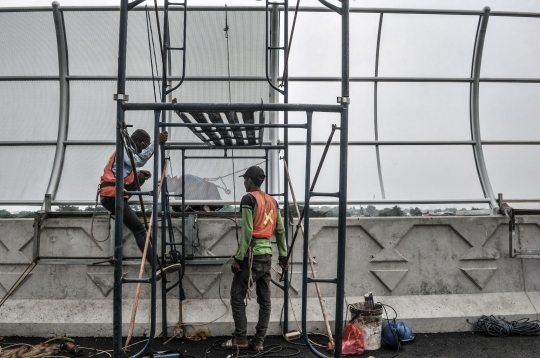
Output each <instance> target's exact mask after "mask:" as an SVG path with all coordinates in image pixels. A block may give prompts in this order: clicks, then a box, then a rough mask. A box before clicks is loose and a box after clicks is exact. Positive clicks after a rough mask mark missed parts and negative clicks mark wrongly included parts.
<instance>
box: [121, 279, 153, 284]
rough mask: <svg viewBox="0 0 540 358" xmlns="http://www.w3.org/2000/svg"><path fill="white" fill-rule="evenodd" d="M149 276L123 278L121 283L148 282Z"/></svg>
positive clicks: (149, 280)
mask: <svg viewBox="0 0 540 358" xmlns="http://www.w3.org/2000/svg"><path fill="white" fill-rule="evenodd" d="M150 282H152V279H150V278H123V279H122V283H150Z"/></svg>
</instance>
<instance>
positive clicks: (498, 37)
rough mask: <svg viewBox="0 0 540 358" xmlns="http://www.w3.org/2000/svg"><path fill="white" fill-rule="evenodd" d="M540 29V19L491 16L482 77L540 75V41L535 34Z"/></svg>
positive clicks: (535, 76) (531, 76) (483, 58)
mask: <svg viewBox="0 0 540 358" xmlns="http://www.w3.org/2000/svg"><path fill="white" fill-rule="evenodd" d="M539 31H540V19H538V18H527V17H501V16H492V17H490V18H489V25H488V28H487V31H486V40H485V44H484V53H483V55H482V77H517V78H538V77H540V68H539V67H538V63H539V61H540V43H539V42H538V40H537V39H536V37H535V36H534V34H537V33H538V32H539Z"/></svg>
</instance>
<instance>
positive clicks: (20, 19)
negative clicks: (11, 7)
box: [0, 11, 58, 76]
mask: <svg viewBox="0 0 540 358" xmlns="http://www.w3.org/2000/svg"><path fill="white" fill-rule="evenodd" d="M0 33H1V34H2V36H0V48H1V49H2V51H0V63H1V64H2V66H1V67H0V75H1V76H58V47H57V45H56V34H55V29H54V21H53V15H52V12H49V11H47V12H3V13H0Z"/></svg>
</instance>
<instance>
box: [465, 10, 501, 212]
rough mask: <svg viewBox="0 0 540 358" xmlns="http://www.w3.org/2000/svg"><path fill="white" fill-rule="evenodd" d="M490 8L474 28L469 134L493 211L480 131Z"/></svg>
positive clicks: (479, 173)
mask: <svg viewBox="0 0 540 358" xmlns="http://www.w3.org/2000/svg"><path fill="white" fill-rule="evenodd" d="M490 11H491V9H490V8H489V7H487V6H486V7H485V8H484V14H483V15H481V16H480V19H479V23H478V28H477V30H476V38H475V43H474V52H473V60H472V69H471V77H472V78H473V82H472V83H471V96H470V113H471V135H472V139H473V141H474V142H475V144H474V145H473V150H474V159H475V162H476V168H477V170H478V177H479V178H480V183H481V185H482V190H483V191H484V196H485V197H486V198H489V201H490V205H491V208H492V210H493V213H496V212H498V209H499V208H498V204H497V201H496V198H495V195H494V194H493V189H492V188H491V182H490V180H489V175H488V172H487V168H486V162H485V160H484V150H483V148H482V137H481V132H480V109H479V107H480V106H479V102H480V69H481V66H482V53H483V51H484V40H485V38H486V30H487V25H488V20H489V14H490Z"/></svg>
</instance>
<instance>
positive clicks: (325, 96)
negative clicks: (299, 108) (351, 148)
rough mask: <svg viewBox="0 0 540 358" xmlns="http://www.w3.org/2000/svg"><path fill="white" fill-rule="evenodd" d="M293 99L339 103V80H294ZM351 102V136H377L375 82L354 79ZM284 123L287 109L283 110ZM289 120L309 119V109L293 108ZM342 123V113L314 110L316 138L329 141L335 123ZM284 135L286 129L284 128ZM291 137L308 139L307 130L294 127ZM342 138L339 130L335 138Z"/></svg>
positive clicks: (314, 132)
mask: <svg viewBox="0 0 540 358" xmlns="http://www.w3.org/2000/svg"><path fill="white" fill-rule="evenodd" d="M289 93H290V94H289V103H309V104H336V97H338V96H339V94H340V93H341V84H340V83H339V82H290V83H289ZM350 97H351V105H350V106H349V140H350V141H358V140H373V139H374V129H373V128H374V125H373V83H351V85H350ZM280 121H281V123H283V113H280ZM289 123H306V113H305V112H289ZM339 123H340V115H339V113H321V112H315V113H314V114H313V141H326V140H328V136H329V134H330V131H331V127H332V124H338V125H339ZM280 133H281V134H280V138H283V131H282V130H281V131H280ZM289 140H293V141H305V140H306V131H305V130H303V129H291V130H290V131H289ZM338 140H339V134H337V132H336V135H335V136H334V141H338Z"/></svg>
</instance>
